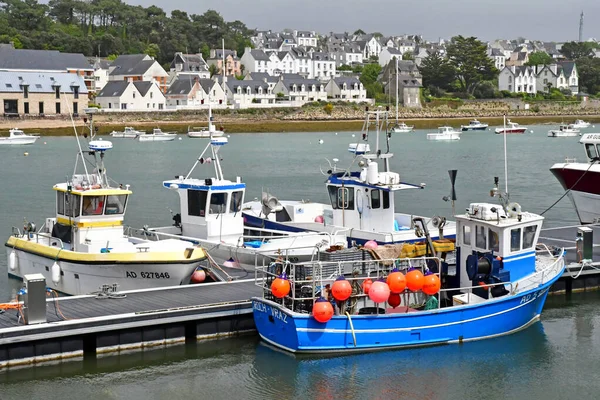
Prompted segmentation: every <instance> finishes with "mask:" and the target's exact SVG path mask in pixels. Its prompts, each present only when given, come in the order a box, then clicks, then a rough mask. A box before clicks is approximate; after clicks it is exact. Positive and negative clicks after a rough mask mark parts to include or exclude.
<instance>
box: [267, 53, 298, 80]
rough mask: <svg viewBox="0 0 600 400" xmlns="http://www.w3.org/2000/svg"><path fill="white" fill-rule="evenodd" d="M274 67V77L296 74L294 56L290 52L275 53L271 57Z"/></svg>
mask: <svg viewBox="0 0 600 400" xmlns="http://www.w3.org/2000/svg"><path fill="white" fill-rule="evenodd" d="M269 58H270V60H271V63H272V65H273V75H276V76H279V75H281V74H293V73H295V72H296V71H295V69H294V66H295V64H296V62H295V60H294V56H293V55H292V53H291V52H290V51H279V52H273V53H271V54H270V55H269Z"/></svg>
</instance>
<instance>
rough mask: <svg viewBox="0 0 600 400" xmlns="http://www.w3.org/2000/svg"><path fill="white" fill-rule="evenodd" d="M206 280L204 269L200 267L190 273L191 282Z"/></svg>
mask: <svg viewBox="0 0 600 400" xmlns="http://www.w3.org/2000/svg"><path fill="white" fill-rule="evenodd" d="M205 280H206V271H204V269H202V268H198V269H197V270H195V271H194V273H193V274H192V283H202V282H204V281H205Z"/></svg>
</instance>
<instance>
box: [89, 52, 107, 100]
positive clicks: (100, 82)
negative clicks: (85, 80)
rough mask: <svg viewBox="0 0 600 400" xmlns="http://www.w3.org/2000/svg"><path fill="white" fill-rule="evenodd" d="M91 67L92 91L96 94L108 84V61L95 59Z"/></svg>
mask: <svg viewBox="0 0 600 400" xmlns="http://www.w3.org/2000/svg"><path fill="white" fill-rule="evenodd" d="M92 66H93V67H94V91H95V92H96V93H98V92H100V91H101V90H102V88H103V87H104V85H106V83H107V82H108V71H109V68H110V61H108V60H105V59H101V58H96V59H94V60H93V63H92Z"/></svg>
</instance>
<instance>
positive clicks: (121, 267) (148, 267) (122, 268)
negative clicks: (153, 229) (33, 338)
mask: <svg viewBox="0 0 600 400" xmlns="http://www.w3.org/2000/svg"><path fill="white" fill-rule="evenodd" d="M13 251H14V252H15V254H16V265H15V269H14V270H13V269H11V260H10V254H11V252H13ZM7 253H8V265H9V270H8V273H9V274H10V275H12V276H15V277H18V278H21V279H23V276H24V275H27V274H35V273H40V274H42V275H44V277H45V278H46V286H48V287H50V288H52V289H54V290H56V291H59V292H62V293H65V294H70V295H80V294H88V293H92V292H96V291H98V290H99V287H100V286H101V285H102V284H108V285H112V284H113V283H116V284H118V285H119V286H118V290H119V291H124V290H136V289H147V288H154V287H163V286H177V285H181V284H187V283H189V281H190V277H191V275H192V273H193V272H194V270H195V269H196V267H197V266H198V265H199V264H200V262H198V263H190V264H180V263H177V264H93V265H90V264H79V263H73V262H68V261H64V260H60V261H59V262H58V264H59V265H60V268H61V270H62V273H63V275H61V279H60V282H59V283H58V284H55V283H54V282H53V281H52V265H53V264H54V259H52V258H47V257H43V256H40V255H37V254H32V253H28V252H25V251H22V250H19V249H10V248H7ZM76 276H77V277H78V278H77V277H76Z"/></svg>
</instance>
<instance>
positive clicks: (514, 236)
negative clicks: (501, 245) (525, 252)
mask: <svg viewBox="0 0 600 400" xmlns="http://www.w3.org/2000/svg"><path fill="white" fill-rule="evenodd" d="M519 250H521V228H517V229H511V230H510V251H519Z"/></svg>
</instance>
